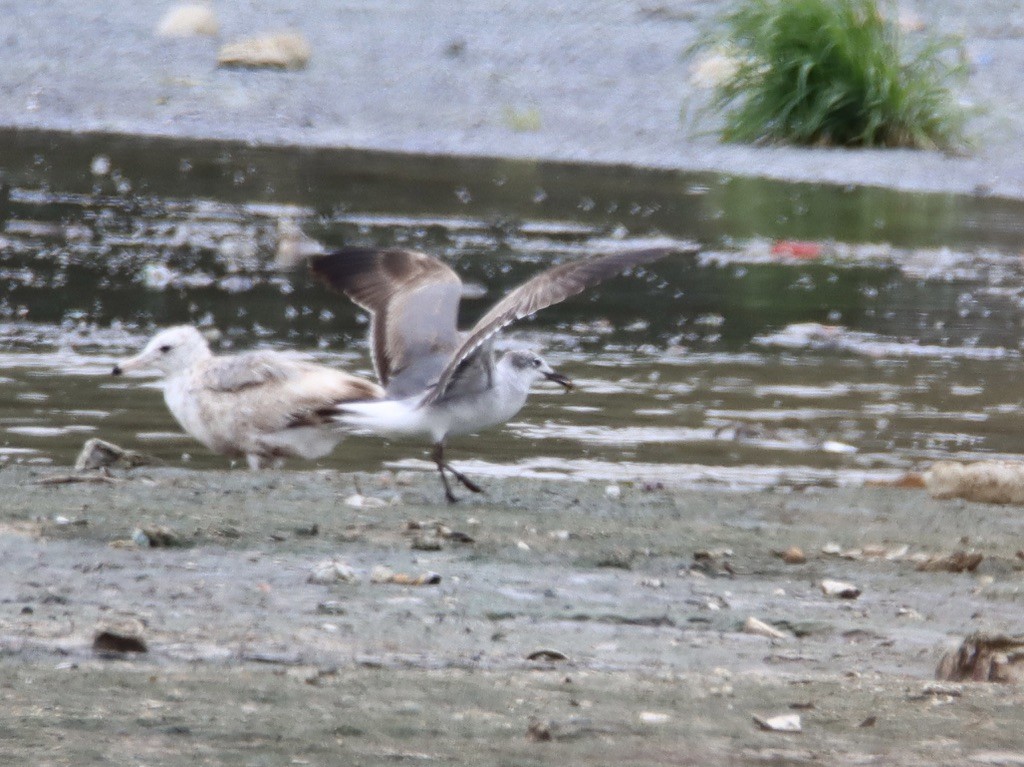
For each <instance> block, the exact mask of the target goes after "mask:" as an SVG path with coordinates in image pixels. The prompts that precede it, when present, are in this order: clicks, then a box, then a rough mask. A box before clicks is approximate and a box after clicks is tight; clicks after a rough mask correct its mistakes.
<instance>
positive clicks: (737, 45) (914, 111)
mask: <svg viewBox="0 0 1024 767" xmlns="http://www.w3.org/2000/svg"><path fill="white" fill-rule="evenodd" d="M740 3H741V4H740V5H739V7H737V8H736V10H734V11H732V12H731V13H728V14H727V15H726V16H725V30H726V42H725V46H726V49H727V50H728V51H729V52H730V54H731V55H732V56H733V58H734V62H733V63H734V66H733V67H732V71H731V72H729V73H727V74H726V76H725V77H724V78H723V80H722V81H721V82H719V84H718V85H717V87H716V93H715V97H714V101H713V106H715V107H717V108H720V109H724V110H726V124H725V128H724V130H723V138H725V139H726V140H727V141H744V142H786V143H796V144H816V145H832V146H862V147H876V146H885V147H915V148H922V149H953V148H956V147H957V146H958V145H960V144H961V143H962V141H963V138H962V136H963V134H962V130H963V123H964V115H963V112H962V110H961V109H959V108H958V106H957V104H956V102H955V99H954V98H953V95H952V93H951V91H950V87H949V83H950V80H951V78H952V77H953V76H955V75H957V74H959V71H960V67H959V66H958V65H956V64H955V63H950V62H949V60H950V58H952V57H950V56H948V55H947V54H949V53H951V49H952V48H953V47H954V45H953V43H952V41H951V40H949V39H946V40H935V39H932V40H925V41H922V43H921V45H920V46H918V48H917V50H916V51H915V52H914V54H913V55H909V56H908V55H906V53H905V51H904V50H903V46H901V37H900V32H899V29H898V28H897V26H896V24H895V21H894V20H889V19H885V18H883V16H882V15H881V14H880V13H879V10H878V6H877V4H876V3H875V0H740ZM893 9H894V10H895V6H893ZM719 43H720V41H719ZM953 60H954V61H955V59H953Z"/></svg>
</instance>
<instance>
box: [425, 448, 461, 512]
mask: <svg viewBox="0 0 1024 767" xmlns="http://www.w3.org/2000/svg"><path fill="white" fill-rule="evenodd" d="M430 457H431V459H433V461H434V463H436V464H437V473H438V474H440V475H441V483H442V484H443V485H444V497H445V498H446V499H447V500H448V503H455V502H457V501H458V500H459V499H458V498H456V497H455V494H454V493H453V492H452V487H451V485H449V484H448V477H446V476H445V475H444V470H445V469H446V468H450V467H449V466H448V465H447V464H446V463H445V462H444V445H443V444H442V443H440V442H437V443H435V444H434V449H433V450H431V451H430Z"/></svg>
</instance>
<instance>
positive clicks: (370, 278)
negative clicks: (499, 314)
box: [309, 248, 462, 396]
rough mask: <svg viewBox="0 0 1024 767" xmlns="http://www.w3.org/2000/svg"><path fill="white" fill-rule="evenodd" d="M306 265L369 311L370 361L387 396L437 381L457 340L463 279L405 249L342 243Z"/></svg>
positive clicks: (430, 258)
mask: <svg viewBox="0 0 1024 767" xmlns="http://www.w3.org/2000/svg"><path fill="white" fill-rule="evenodd" d="M309 265H310V270H311V271H312V273H313V274H314V275H315V276H316V277H318V278H320V279H321V280H323V281H324V282H325V283H327V285H328V286H330V287H331V288H333V289H335V290H338V291H340V292H342V293H344V294H345V295H346V296H348V297H349V298H351V299H352V300H353V301H354V302H355V303H357V304H358V305H359V306H361V307H363V308H364V309H366V310H367V311H369V312H370V313H371V315H372V317H373V320H372V323H371V326H370V340H371V346H372V349H373V364H374V368H375V369H376V371H377V377H378V378H379V379H380V382H381V384H382V385H383V386H385V387H387V388H388V393H389V395H391V396H404V395H406V394H407V393H416V391H413V390H422V389H423V388H425V387H426V386H427V385H429V384H431V383H433V381H434V380H436V378H437V375H438V374H440V372H441V370H442V369H443V368H444V365H445V363H446V362H447V360H448V356H449V355H450V354H451V353H452V352H453V351H454V350H455V349H456V348H458V345H459V343H460V341H461V337H460V335H459V332H458V328H457V326H456V323H457V318H458V310H459V299H460V298H461V295H462V282H461V280H459V276H458V275H457V274H456V273H455V272H454V271H452V270H451V269H450V268H449V267H448V266H446V265H445V264H444V263H442V262H441V261H438V260H437V259H436V258H432V257H431V256H428V255H427V254H425V253H420V252H419V251H415V250H404V249H389V250H377V249H368V248H346V249H342V250H339V251H336V252H334V253H330V254H327V255H324V256H314V257H313V258H311V259H310V261H309ZM403 373H404V374H405V380H404V381H403V380H401V379H402V374H403ZM428 378H429V379H430V380H426V379H428ZM406 389H410V391H408V392H406V391H405V390H406Z"/></svg>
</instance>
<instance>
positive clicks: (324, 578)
mask: <svg viewBox="0 0 1024 767" xmlns="http://www.w3.org/2000/svg"><path fill="white" fill-rule="evenodd" d="M306 582H307V583H318V584H327V583H358V582H359V575H358V573H356V571H355V568H353V567H352V566H351V565H348V564H346V563H345V562H341V561H339V560H337V559H325V560H323V561H322V562H317V563H316V564H315V565H313V569H312V570H310V573H309V577H308V578H306Z"/></svg>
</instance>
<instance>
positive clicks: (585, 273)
mask: <svg viewBox="0 0 1024 767" xmlns="http://www.w3.org/2000/svg"><path fill="white" fill-rule="evenodd" d="M671 252H673V251H672V250H670V249H668V248H652V249H646V250H631V251H623V252H620V253H611V254H608V255H604V256H592V257H590V258H584V259H580V260H578V261H570V262H569V263H566V264H561V265H559V266H555V267H552V268H551V269H548V270H547V271H544V272H541V273H540V274H538V275H537V276H535V277H533V278H532V279H530V280H527V281H526V282H524V283H523V284H522V285H520V286H519V287H518V288H516V289H515V290H513V291H512V292H511V293H509V294H508V295H506V296H505V297H504V298H503V299H502V300H501V301H499V302H498V303H496V304H495V305H494V306H493V307H492V308H491V310H490V311H489V312H487V314H485V315H484V316H483V317H482V318H480V321H479V322H477V323H476V325H474V326H473V329H472V330H470V331H469V333H467V334H466V336H465V339H464V340H463V342H462V344H461V345H460V346H459V348H458V349H456V350H455V352H453V354H452V356H451V359H450V360H449V362H448V365H447V367H446V368H445V369H444V371H443V372H442V373H441V376H440V378H439V379H438V382H437V386H436V387H435V388H434V390H433V392H431V394H430V396H428V397H427V398H426V399H425V400H424V403H423V404H425V405H429V404H431V403H433V402H437V401H438V400H440V399H441V398H442V397H444V396H445V395H446V393H447V390H448V388H449V387H450V386H451V385H452V382H453V381H454V380H455V379H456V378H457V376H458V375H460V373H459V370H460V368H461V367H462V366H463V365H464V364H468V363H469V362H470V360H471V358H472V356H473V354H474V352H476V351H477V350H478V349H479V348H480V347H481V346H482V345H483V344H484V343H486V342H487V341H488V340H490V339H491V338H492V337H493V336H494V334H495V333H497V332H498V331H499V330H501V329H502V328H503V327H505V326H506V325H508V324H509V323H511V322H514V321H515V320H518V319H522V318H523V317H527V316H529V315H531V314H533V313H534V312H537V311H540V310H541V309H544V308H546V307H548V306H551V305H552V304H557V303H559V302H560V301H564V300H565V299H567V298H569V297H570V296H574V295H576V294H577V293H581V292H583V291H584V290H586V289H587V288H589V287H592V286H594V285H597V284H598V283H599V282H602V281H604V280H606V279H608V278H609V277H612V276H614V275H616V274H618V273H619V272H622V271H625V270H626V269H629V268H630V267H633V266H640V265H642V264H649V263H651V262H653V261H657V260H658V259H661V258H664V257H665V256H667V255H668V254H669V253H671Z"/></svg>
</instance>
